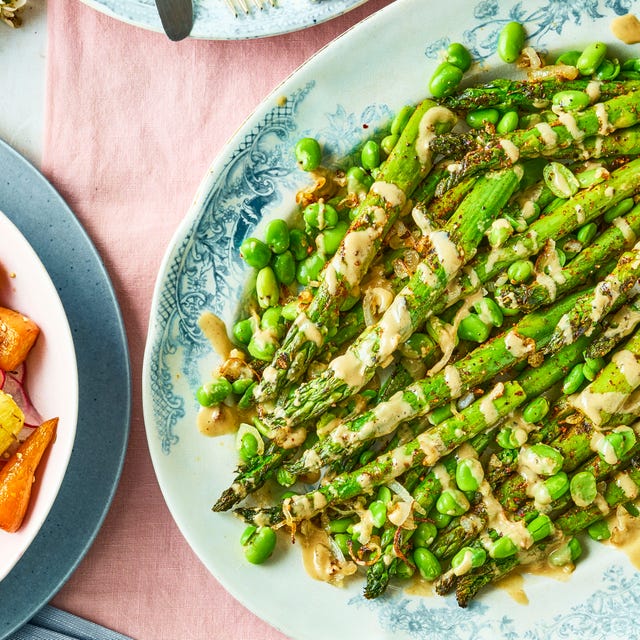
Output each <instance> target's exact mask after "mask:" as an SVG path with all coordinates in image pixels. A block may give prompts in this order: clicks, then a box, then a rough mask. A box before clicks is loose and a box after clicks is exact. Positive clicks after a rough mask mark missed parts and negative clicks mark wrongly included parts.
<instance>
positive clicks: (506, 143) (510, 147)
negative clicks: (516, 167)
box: [498, 138, 520, 163]
mask: <svg viewBox="0 0 640 640" xmlns="http://www.w3.org/2000/svg"><path fill="white" fill-rule="evenodd" d="M498 143H499V144H500V146H501V147H502V149H503V151H504V152H505V154H506V156H507V158H508V159H509V162H511V163H515V162H518V159H519V158H520V149H518V147H516V145H515V144H513V142H511V140H507V139H506V138H501V139H500V140H498Z"/></svg>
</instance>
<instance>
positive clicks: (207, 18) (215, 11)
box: [83, 0, 366, 40]
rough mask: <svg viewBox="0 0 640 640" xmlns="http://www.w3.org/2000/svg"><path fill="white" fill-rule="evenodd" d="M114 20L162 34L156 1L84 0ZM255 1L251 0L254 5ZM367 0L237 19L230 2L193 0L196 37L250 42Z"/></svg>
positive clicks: (295, 0)
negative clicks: (249, 40)
mask: <svg viewBox="0 0 640 640" xmlns="http://www.w3.org/2000/svg"><path fill="white" fill-rule="evenodd" d="M83 1H84V2H85V3H86V4H88V5H89V6H91V7H93V8H94V9H98V10H99V11H102V12H104V13H106V14H108V15H110V16H112V17H114V18H118V19H119V20H123V21H124V22H128V23H130V24H133V25H136V26H138V27H143V28H145V29H151V30H152V31H158V32H161V31H162V24H161V23H160V18H159V17H158V12H157V10H156V5H155V2H154V0H83ZM253 2H254V0H247V4H248V5H249V6H252V4H253ZM365 2H366V0H276V2H275V5H276V6H273V7H272V6H270V5H269V0H264V2H263V4H264V5H265V9H263V10H258V9H255V8H253V9H252V10H251V12H250V13H249V14H245V13H242V12H240V13H239V14H238V15H237V16H236V15H234V13H233V12H232V11H231V9H230V8H229V7H228V6H227V0H193V11H194V13H193V19H194V20H193V29H192V30H191V37H192V38H202V39H206V40H248V39H251V38H263V37H266V36H275V35H280V34H283V33H289V32H291V31H298V30H299V29H305V28H306V27H311V26H313V25H315V24H320V23H321V22H326V21H327V20H331V19H332V18H336V17H338V16H340V15H342V14H343V13H346V12H347V11H350V10H351V9H355V7H357V6H358V5H361V4H364V3H365Z"/></svg>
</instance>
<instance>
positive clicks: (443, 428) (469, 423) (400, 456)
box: [236, 381, 526, 524]
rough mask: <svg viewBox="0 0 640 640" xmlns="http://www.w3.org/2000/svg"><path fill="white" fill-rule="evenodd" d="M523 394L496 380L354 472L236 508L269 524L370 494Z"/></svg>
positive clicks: (502, 412) (482, 426)
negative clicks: (268, 502) (268, 504)
mask: <svg viewBox="0 0 640 640" xmlns="http://www.w3.org/2000/svg"><path fill="white" fill-rule="evenodd" d="M524 398H526V395H525V392H524V390H523V389H522V387H521V386H520V384H519V383H518V382H516V381H510V382H506V383H504V384H503V383H498V384H497V385H496V386H495V387H494V389H493V390H492V391H490V392H489V393H487V394H485V396H484V397H483V398H481V399H480V400H478V401H476V402H474V403H473V404H471V405H469V406H468V407H467V408H466V409H464V410H463V411H461V412H460V414H459V415H457V416H455V417H453V418H450V419H449V420H446V421H445V422H444V423H441V424H440V425H438V426H437V427H434V428H433V429H431V430H429V431H427V432H425V433H423V434H420V435H419V436H418V437H417V438H415V439H414V440H411V441H410V442H408V443H407V444H405V445H403V446H401V447H398V448H397V449H394V450H392V451H389V452H387V453H384V454H382V455H381V456H378V457H377V458H376V459H375V460H372V461H371V462H369V463H368V464H366V465H364V466H362V467H361V468H359V469H356V470H355V471H353V472H350V473H344V474H341V475H339V476H336V477H335V478H334V479H333V480H331V481H330V482H328V483H326V484H323V485H321V486H319V487H318V488H317V489H315V490H313V491H310V492H309V493H306V494H303V495H295V496H292V497H291V498H287V499H286V500H284V502H283V503H282V505H278V506H276V507H272V508H266V509H259V508H258V509H252V508H246V509H245V508H239V509H237V510H236V512H237V513H238V514H239V515H241V516H242V517H243V518H244V519H245V520H247V521H249V522H254V521H259V522H263V523H264V522H268V523H269V524H278V523H280V522H286V523H289V524H290V523H294V522H298V521H300V520H305V519H308V518H312V517H313V516H314V515H315V514H316V513H318V512H319V511H321V510H322V509H324V508H326V507H327V506H328V505H330V504H332V503H334V502H343V501H345V500H349V499H351V498H354V497H356V496H358V495H362V494H364V493H368V492H370V491H372V490H373V489H374V488H375V487H376V486H379V485H380V484H383V483H385V482H389V481H391V480H393V479H395V478H397V477H399V476H400V475H402V474H403V473H405V472H406V471H408V470H409V469H411V468H412V467H414V466H416V465H419V464H425V465H431V464H434V463H435V462H437V461H438V459H439V458H440V457H441V456H442V455H444V454H445V453H447V452H448V451H450V450H451V449H452V448H455V445H453V446H452V442H453V440H454V439H455V437H456V435H455V434H456V432H460V431H464V433H465V434H466V436H467V438H469V437H473V436H474V435H476V434H477V433H479V432H481V431H484V430H486V429H488V428H489V427H491V426H492V425H494V424H496V423H497V422H499V421H500V419H502V418H503V417H504V416H506V415H508V414H509V413H510V412H511V411H512V410H513V409H514V408H515V407H517V406H518V405H519V404H521V403H522V401H523V399H524Z"/></svg>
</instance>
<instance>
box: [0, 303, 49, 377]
mask: <svg viewBox="0 0 640 640" xmlns="http://www.w3.org/2000/svg"><path fill="white" fill-rule="evenodd" d="M39 333H40V328H39V327H38V325H37V324H36V323H35V322H34V321H33V320H31V318H28V317H27V316H25V315H23V314H21V313H19V312H18V311H14V310H13V309H6V308H5V307H0V369H4V370H5V371H13V370H14V369H15V368H16V367H17V366H18V365H20V364H21V363H22V362H23V361H24V360H25V358H26V357H27V354H28V353H29V351H31V347H33V345H34V343H35V341H36V339H37V337H38V335H39Z"/></svg>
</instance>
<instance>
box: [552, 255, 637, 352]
mask: <svg viewBox="0 0 640 640" xmlns="http://www.w3.org/2000/svg"><path fill="white" fill-rule="evenodd" d="M638 277H640V244H638V245H636V246H635V247H634V248H633V249H632V250H631V251H625V252H624V253H623V254H622V255H621V256H620V258H619V260H618V263H617V265H616V267H615V268H614V269H613V271H611V273H609V274H608V275H607V276H606V277H605V279H604V280H601V281H600V282H598V283H597V284H596V286H595V288H594V290H593V291H590V292H587V293H585V294H584V295H583V296H581V297H580V298H579V299H578V300H577V301H576V304H575V307H573V309H570V310H569V311H568V312H567V313H566V314H565V315H564V316H563V317H562V318H560V321H559V322H558V326H557V328H556V330H555V331H554V332H553V335H552V336H551V339H550V340H549V343H548V344H547V346H546V347H545V349H549V350H552V351H553V350H554V349H557V348H558V347H559V346H560V345H563V344H565V343H567V342H569V343H571V342H573V341H574V340H575V339H576V336H579V335H583V334H585V335H590V333H591V332H592V331H593V330H594V328H595V327H597V326H599V324H600V323H601V322H602V320H603V318H604V317H605V316H606V315H607V314H608V313H609V311H611V309H612V308H614V307H617V308H620V307H621V306H622V305H623V304H624V303H625V302H626V301H627V299H628V297H629V293H630V292H631V290H632V289H633V288H634V286H635V285H636V283H637V282H638Z"/></svg>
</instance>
